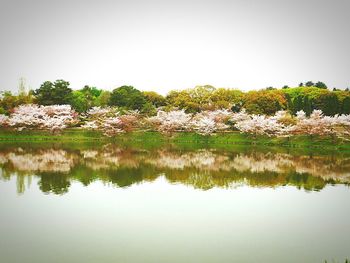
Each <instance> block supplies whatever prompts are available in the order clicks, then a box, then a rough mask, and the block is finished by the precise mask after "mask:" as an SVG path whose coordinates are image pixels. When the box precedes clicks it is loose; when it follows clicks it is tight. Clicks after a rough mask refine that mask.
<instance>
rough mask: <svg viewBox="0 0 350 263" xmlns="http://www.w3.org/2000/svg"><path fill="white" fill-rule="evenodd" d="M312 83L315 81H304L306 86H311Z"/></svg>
mask: <svg viewBox="0 0 350 263" xmlns="http://www.w3.org/2000/svg"><path fill="white" fill-rule="evenodd" d="M314 85H315V83H313V82H312V81H308V82H306V83H305V86H306V87H312V86H314Z"/></svg>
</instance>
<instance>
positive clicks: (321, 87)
mask: <svg viewBox="0 0 350 263" xmlns="http://www.w3.org/2000/svg"><path fill="white" fill-rule="evenodd" d="M315 87H317V88H319V89H327V85H326V84H325V83H323V82H321V81H318V82H316V84H315Z"/></svg>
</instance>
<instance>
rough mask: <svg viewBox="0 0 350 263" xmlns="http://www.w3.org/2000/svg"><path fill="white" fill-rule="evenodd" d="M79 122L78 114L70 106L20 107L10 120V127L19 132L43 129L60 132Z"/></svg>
mask: <svg viewBox="0 0 350 263" xmlns="http://www.w3.org/2000/svg"><path fill="white" fill-rule="evenodd" d="M76 122H77V114H76V112H75V111H74V110H72V108H71V106H70V105H51V106H38V105H35V104H29V105H20V106H19V107H17V108H15V109H14V111H13V113H12V114H11V115H10V118H9V119H8V126H9V127H12V128H15V129H16V130H18V131H21V130H24V129H42V130H50V131H51V132H59V131H61V130H63V129H65V128H67V127H68V126H70V125H73V124H75V123H76Z"/></svg>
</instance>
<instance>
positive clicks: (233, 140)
mask: <svg viewBox="0 0 350 263" xmlns="http://www.w3.org/2000/svg"><path fill="white" fill-rule="evenodd" d="M34 141H35V142H59V143H69V144H72V143H74V142H79V143H82V142H84V143H88V144H90V143H92V144H93V143H97V142H98V143H108V142H118V143H119V144H127V145H131V146H138V145H141V146H145V145H146V146H149V147H152V146H161V145H164V144H167V145H168V144H174V145H177V146H181V147H183V148H186V147H187V146H188V147H190V148H191V149H193V148H196V147H198V148H203V147H215V148H233V147H235V148H244V147H247V146H254V147H256V148H261V149H263V148H265V147H268V148H273V147H284V148H288V149H289V150H290V151H292V150H293V149H295V148H298V149H306V150H309V149H324V150H344V151H347V150H349V151H350V142H346V141H342V140H339V139H338V140H333V139H332V138H328V137H313V138H312V137H310V136H294V137H291V138H276V137H267V136H257V137H256V138H255V137H254V136H252V135H246V134H241V133H239V132H225V133H216V134H214V135H211V136H203V135H199V134H196V133H192V132H183V133H174V134H172V135H168V136H166V135H162V134H160V133H158V132H145V131H135V132H131V133H124V134H120V135H117V136H115V137H106V136H104V135H103V134H101V132H97V131H88V130H81V129H66V130H64V131H63V132H62V133H61V134H56V135H55V134H51V133H50V132H48V131H38V130H36V131H21V132H19V131H12V130H4V129H3V130H0V142H1V143H6V142H12V143H13V142H19V143H24V142H34Z"/></svg>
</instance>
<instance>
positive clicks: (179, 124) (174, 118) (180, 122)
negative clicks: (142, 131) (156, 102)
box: [147, 110, 192, 133]
mask: <svg viewBox="0 0 350 263" xmlns="http://www.w3.org/2000/svg"><path fill="white" fill-rule="evenodd" d="M191 119H192V115H191V114H187V113H185V111H184V110H174V111H169V112H165V111H158V112H157V115H156V116H154V117H150V118H148V119H147V121H148V122H150V123H151V124H152V125H153V126H155V127H156V129H157V130H158V131H160V132H162V133H172V132H175V131H188V130H189V129H190V128H191V125H190V121H191Z"/></svg>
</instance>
